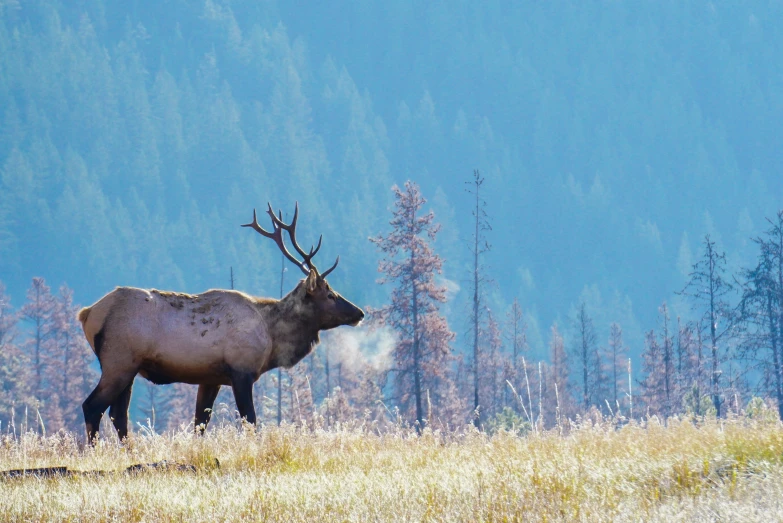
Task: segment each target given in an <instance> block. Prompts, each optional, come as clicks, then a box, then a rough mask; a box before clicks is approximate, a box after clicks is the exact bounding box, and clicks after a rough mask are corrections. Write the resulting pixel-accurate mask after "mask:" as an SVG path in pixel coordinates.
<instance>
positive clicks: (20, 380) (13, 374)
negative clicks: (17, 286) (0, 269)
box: [0, 282, 30, 429]
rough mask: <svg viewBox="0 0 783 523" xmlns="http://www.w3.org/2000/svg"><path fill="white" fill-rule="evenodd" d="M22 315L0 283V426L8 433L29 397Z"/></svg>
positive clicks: (28, 377) (28, 376) (27, 364)
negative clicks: (19, 342) (19, 326)
mask: <svg viewBox="0 0 783 523" xmlns="http://www.w3.org/2000/svg"><path fill="white" fill-rule="evenodd" d="M18 321H19V314H18V313H17V312H15V311H14V310H13V308H12V307H11V298H10V297H9V296H8V294H6V291H5V285H4V284H3V283H2V282H0V423H2V424H3V428H5V429H8V427H9V423H10V420H11V418H12V417H13V413H12V412H11V411H12V409H14V408H24V405H26V404H27V402H28V401H29V399H30V397H29V395H30V386H29V385H30V374H29V362H28V360H27V358H26V357H25V354H24V353H23V352H22V351H21V350H20V348H19V346H18V345H17V339H18V337H19V331H18V329H17V322H18Z"/></svg>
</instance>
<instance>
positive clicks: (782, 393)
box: [738, 210, 783, 419]
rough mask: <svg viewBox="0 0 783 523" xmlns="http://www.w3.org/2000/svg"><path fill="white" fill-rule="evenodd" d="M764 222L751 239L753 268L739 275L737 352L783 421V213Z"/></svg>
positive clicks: (780, 212)
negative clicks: (740, 330) (759, 232)
mask: <svg viewBox="0 0 783 523" xmlns="http://www.w3.org/2000/svg"><path fill="white" fill-rule="evenodd" d="M767 221H768V222H769V224H770V228H769V229H768V230H767V231H766V232H765V235H764V236H763V237H758V238H755V239H754V242H755V243H756V245H757V246H758V247H759V256H758V261H757V263H756V266H755V267H754V268H753V269H744V270H742V271H741V272H740V278H739V280H740V286H741V290H742V296H741V298H740V303H739V306H738V310H739V318H740V320H741V322H742V325H743V327H744V328H743V339H742V342H741V344H740V349H741V352H742V354H743V356H744V359H745V360H746V361H748V362H750V363H751V369H752V370H753V371H756V372H758V373H760V374H761V376H762V386H763V389H764V391H763V392H764V393H766V394H769V395H770V396H772V397H773V398H774V399H775V401H776V403H777V406H778V414H779V416H780V417H781V419H783V210H781V211H779V212H778V213H777V215H776V219H775V220H774V221H773V220H770V219H767Z"/></svg>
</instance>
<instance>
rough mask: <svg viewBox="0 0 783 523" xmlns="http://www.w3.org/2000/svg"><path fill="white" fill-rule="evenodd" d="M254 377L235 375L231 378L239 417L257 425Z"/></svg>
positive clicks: (241, 374)
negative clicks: (254, 404) (254, 402)
mask: <svg viewBox="0 0 783 523" xmlns="http://www.w3.org/2000/svg"><path fill="white" fill-rule="evenodd" d="M253 381H254V380H253V377H252V376H251V375H250V374H245V373H239V372H238V373H235V374H234V375H233V376H232V377H231V388H232V389H234V399H235V400H236V402H237V410H239V416H240V417H242V418H245V419H246V420H247V422H248V423H252V424H253V425H255V424H256V409H255V407H254V406H253Z"/></svg>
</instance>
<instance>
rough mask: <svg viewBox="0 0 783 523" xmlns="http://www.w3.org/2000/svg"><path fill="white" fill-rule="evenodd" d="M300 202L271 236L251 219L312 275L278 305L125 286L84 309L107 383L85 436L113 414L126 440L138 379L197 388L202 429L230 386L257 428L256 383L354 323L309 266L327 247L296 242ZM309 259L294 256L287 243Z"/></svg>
mask: <svg viewBox="0 0 783 523" xmlns="http://www.w3.org/2000/svg"><path fill="white" fill-rule="evenodd" d="M298 211H299V209H298V206H297V208H296V211H295V212H294V217H293V219H292V221H291V223H290V224H285V223H283V222H282V219H281V217H278V216H275V214H274V212H273V211H272V208H271V206H269V210H268V211H267V213H268V214H269V215H270V217H271V218H272V232H268V231H266V230H264V229H263V228H261V227H260V226H259V225H258V221H257V219H256V213H255V211H253V221H252V222H251V223H249V224H246V225H243V227H252V228H253V229H255V230H256V231H257V232H258V233H259V234H261V235H263V236H265V237H267V238H271V239H273V240H274V241H275V243H276V244H277V245H278V247H279V248H280V250H281V251H282V253H283V254H284V255H285V256H286V258H288V259H289V260H290V261H292V262H293V263H294V264H296V265H297V266H298V267H299V268H300V269H301V270H302V272H303V273H304V274H305V275H306V277H305V278H304V279H303V280H301V281H300V282H299V284H298V285H297V286H296V288H295V289H294V290H293V291H291V292H290V293H289V294H288V295H287V296H285V297H284V298H282V299H281V300H275V299H269V298H256V297H253V296H249V295H247V294H244V293H242V292H238V291H233V290H210V291H206V292H204V293H202V294H195V295H190V294H183V293H175V292H163V291H158V290H155V289H152V290H145V289H137V288H132V287H118V288H116V289H115V290H113V291H111V292H110V293H108V294H107V295H106V296H104V297H103V298H101V299H100V300H98V302H96V303H95V304H94V305H92V306H91V307H87V308H84V309H82V310H81V311H79V320H80V321H81V323H82V328H83V329H84V334H85V336H86V337H87V341H88V342H89V343H90V346H91V347H92V349H93V351H95V354H96V356H97V357H98V360H99V362H100V364H101V378H100V381H99V382H98V385H97V386H96V387H95V390H93V391H92V393H91V394H90V395H89V396H88V397H87V399H86V400H85V401H84V403H83V404H82V409H83V411H84V421H85V424H86V427H87V437H88V440H89V441H90V442H92V441H93V438H94V437H95V435H96V434H97V431H98V427H99V424H100V420H101V417H102V416H103V413H104V412H105V411H106V409H107V408H108V409H109V415H110V416H111V418H112V421H113V423H114V426H115V428H116V429H117V432H118V433H119V436H120V438H121V439H122V438H124V437H125V436H126V435H127V433H128V406H129V404H130V397H131V388H132V386H133V380H134V378H135V377H136V375H137V374H141V375H142V376H143V377H145V378H147V379H148V380H150V381H151V382H153V383H156V384H164V383H174V382H181V383H190V384H195V385H198V386H199V388H198V396H197V399H196V414H195V426H196V429H197V430H203V429H204V428H206V425H207V423H208V422H209V417H210V412H211V409H212V405H213V404H214V402H215V398H216V397H217V394H218V391H219V390H220V387H221V386H222V385H227V386H230V387H231V388H232V389H233V392H234V397H235V399H236V404H237V410H238V411H239V414H240V416H242V417H243V418H245V419H247V421H248V422H250V423H255V422H256V414H255V408H254V406H253V395H252V388H253V383H255V381H256V380H258V378H259V377H260V376H261V375H262V374H263V373H264V372H266V371H268V370H271V369H274V368H276V367H284V368H289V367H291V366H293V365H295V364H296V363H297V362H299V361H300V360H301V359H302V358H304V357H305V356H306V355H307V354H309V353H310V352H311V351H312V350H313V348H314V347H315V345H316V344H317V343H318V341H319V332H320V331H322V330H327V329H332V328H335V327H338V326H341V325H354V326H355V325H357V324H358V323H359V322H360V321H361V320H362V319H363V318H364V313H363V312H362V310H361V309H360V308H358V307H356V306H355V305H353V304H352V303H350V302H349V301H347V300H346V299H344V298H343V297H341V296H340V295H339V294H338V293H336V292H335V291H334V290H332V288H331V287H330V286H329V284H328V282H327V281H326V276H327V275H328V274H329V273H330V272H331V271H332V270H334V268H335V267H336V266H337V263H338V262H339V257H338V259H337V261H336V262H335V264H334V265H333V266H332V267H331V268H330V269H329V270H327V271H325V272H324V273H323V274H320V273H319V272H318V270H317V269H316V267H315V265H314V264H313V263H312V258H313V256H315V254H316V253H317V252H318V249H319V248H320V246H321V240H320V239H319V241H318V245H317V246H316V247H315V248H311V249H310V252H309V253H306V252H305V251H303V250H302V249H301V248H300V247H299V245H298V244H297V242H296V220H297V216H298ZM283 231H286V232H288V235H289V238H290V241H291V244H292V245H293V246H294V248H295V250H296V252H297V253H298V254H299V255H300V256H301V257H302V258H303V260H302V261H300V260H298V259H297V258H296V257H295V256H293V255H292V254H291V253H290V252H289V251H288V249H287V248H286V245H285V242H284V241H283V234H282V233H283Z"/></svg>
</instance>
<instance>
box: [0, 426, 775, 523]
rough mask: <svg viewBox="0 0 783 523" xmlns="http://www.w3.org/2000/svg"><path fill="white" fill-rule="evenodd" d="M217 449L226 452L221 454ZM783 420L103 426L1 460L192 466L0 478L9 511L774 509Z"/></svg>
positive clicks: (365, 513)
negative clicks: (120, 430)
mask: <svg viewBox="0 0 783 523" xmlns="http://www.w3.org/2000/svg"><path fill="white" fill-rule="evenodd" d="M215 458H218V459H219V461H220V467H217V466H216V464H215ZM781 458H783V427H781V425H780V423H778V422H759V421H751V420H747V419H734V420H728V421H725V420H724V421H715V420H712V421H706V422H703V423H700V424H698V425H694V424H693V423H691V422H687V421H672V422H670V423H669V426H668V427H663V426H661V425H659V424H658V423H657V422H655V421H651V422H648V423H645V424H644V425H638V424H632V425H626V426H624V427H622V428H616V427H614V426H613V425H612V423H611V422H606V423H603V424H597V425H592V424H585V425H584V426H581V427H577V428H574V429H572V430H571V431H570V432H569V433H568V434H567V435H561V434H559V433H558V432H557V431H554V432H551V433H545V434H541V435H529V436H526V437H517V436H514V435H511V434H507V433H499V434H496V435H494V436H491V437H490V436H488V435H486V434H484V433H480V432H478V431H475V430H471V429H466V430H465V431H463V432H460V433H451V434H443V433H439V432H437V431H435V432H432V431H425V432H424V434H423V435H422V436H420V437H419V436H416V435H415V434H414V433H412V432H410V431H408V430H405V429H401V428H400V429H397V430H395V431H392V432H391V433H387V434H377V433H372V432H371V431H370V430H367V429H364V428H361V427H353V428H342V429H338V430H328V431H324V430H315V431H310V430H303V429H301V428H296V427H283V428H277V427H264V428H261V429H259V430H258V431H257V432H254V431H252V430H250V429H245V430H237V429H235V428H233V427H230V426H228V427H225V426H224V427H222V428H220V429H218V430H215V431H214V432H211V433H209V434H208V435H207V436H206V437H204V438H196V437H193V436H191V434H190V433H189V432H187V431H184V432H182V433H179V434H174V435H168V436H156V435H138V434H137V435H136V436H135V437H133V438H132V439H131V440H130V442H129V443H128V444H127V445H125V446H121V445H119V444H117V443H116V441H112V440H111V438H109V439H108V440H103V441H101V442H99V444H98V445H97V447H96V448H90V449H80V448H79V446H78V445H77V443H76V442H75V440H74V439H73V437H71V436H68V435H55V436H49V437H46V438H41V437H39V436H36V435H34V434H32V433H29V434H27V435H25V436H23V437H21V438H14V437H11V436H5V437H4V439H2V440H0V470H7V469H14V468H23V467H26V468H32V467H42V466H55V465H57V466H67V467H69V468H71V469H76V470H91V469H102V470H121V469H123V468H124V467H126V466H128V465H130V464H133V463H140V462H153V461H159V460H163V459H166V460H175V461H178V462H183V463H191V464H194V465H196V467H198V471H197V472H196V473H187V472H163V471H156V472H147V473H141V474H136V475H127V474H122V473H118V474H112V475H107V476H102V477H93V476H82V477H71V478H52V479H40V478H24V479H6V480H0V514H2V517H3V518H4V519H5V520H20V521H21V520H24V521H30V520H80V521H104V520H121V521H157V520H177V521H179V520H188V521H189V520H207V521H229V520H231V521H233V520H262V521H610V520H611V521H618V520H619V521H655V520H662V521H693V520H708V521H715V520H724V521H774V520H783V463H782V459H781Z"/></svg>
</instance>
